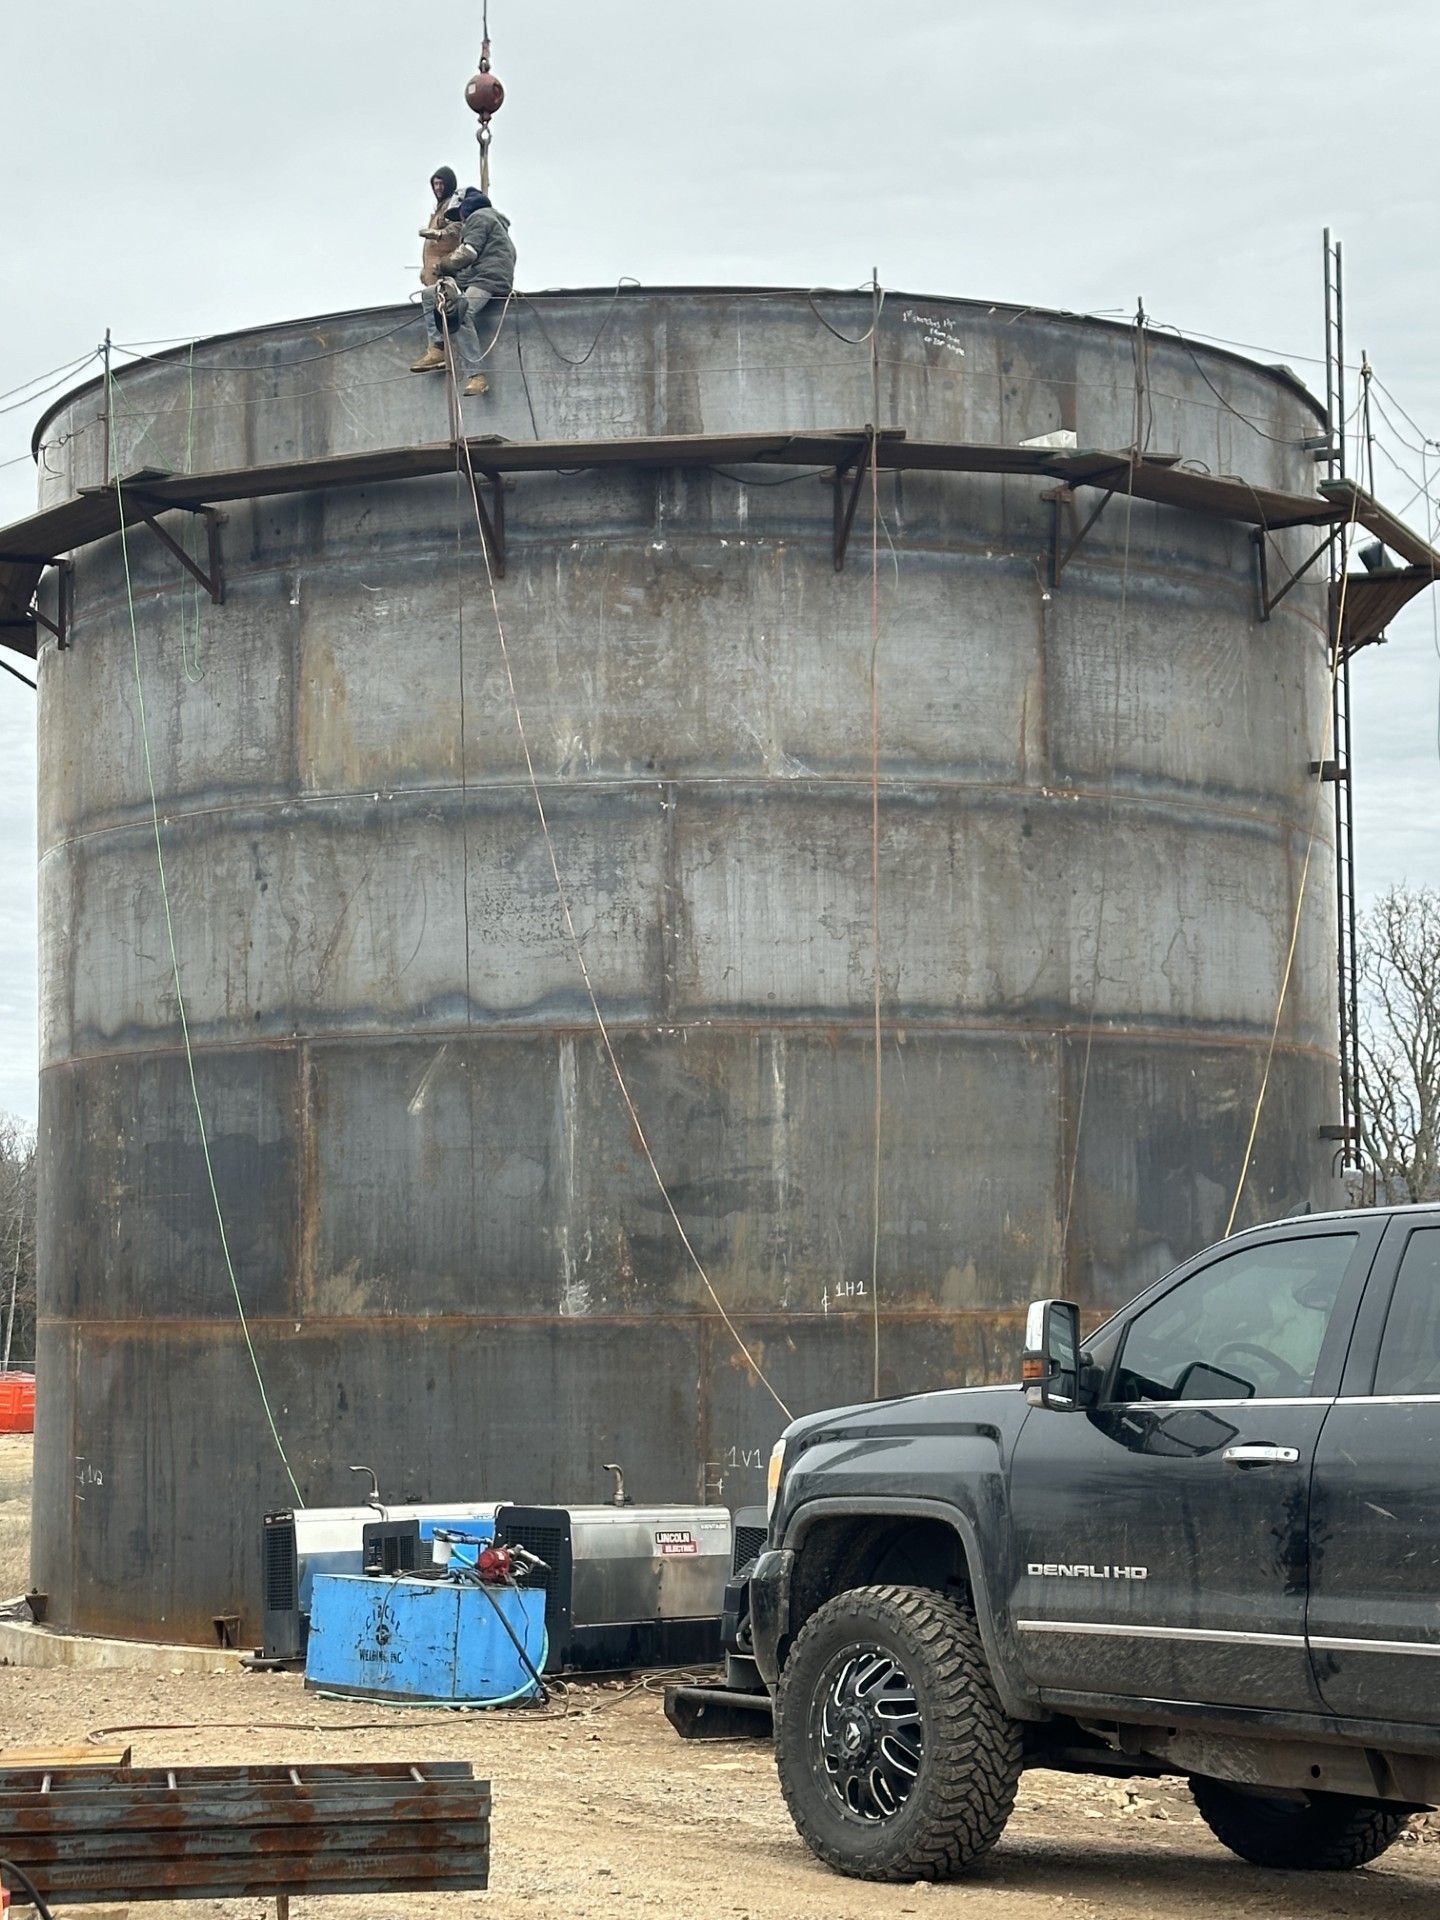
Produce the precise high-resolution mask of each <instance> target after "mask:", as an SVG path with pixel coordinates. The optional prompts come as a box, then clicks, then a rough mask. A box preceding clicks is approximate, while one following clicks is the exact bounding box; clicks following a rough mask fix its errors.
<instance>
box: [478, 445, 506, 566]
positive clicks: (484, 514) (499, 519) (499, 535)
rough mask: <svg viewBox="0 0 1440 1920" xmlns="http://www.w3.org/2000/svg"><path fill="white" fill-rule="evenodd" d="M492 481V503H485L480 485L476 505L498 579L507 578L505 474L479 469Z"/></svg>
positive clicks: (491, 562) (488, 469)
mask: <svg viewBox="0 0 1440 1920" xmlns="http://www.w3.org/2000/svg"><path fill="white" fill-rule="evenodd" d="M479 471H480V473H482V474H483V475H484V477H485V479H486V480H487V481H488V482H489V483H490V505H489V506H488V507H487V506H486V505H485V502H484V499H483V498H482V497H481V491H480V488H479V487H476V489H475V506H476V509H477V511H478V513H479V516H480V529H481V532H482V534H483V535H484V539H485V546H486V549H487V551H488V552H489V555H490V568H491V571H492V572H493V574H494V576H495V578H496V579H497V580H503V579H504V578H505V476H504V475H503V474H500V473H495V472H493V471H492V470H491V469H490V468H489V467H482V468H480V469H479Z"/></svg>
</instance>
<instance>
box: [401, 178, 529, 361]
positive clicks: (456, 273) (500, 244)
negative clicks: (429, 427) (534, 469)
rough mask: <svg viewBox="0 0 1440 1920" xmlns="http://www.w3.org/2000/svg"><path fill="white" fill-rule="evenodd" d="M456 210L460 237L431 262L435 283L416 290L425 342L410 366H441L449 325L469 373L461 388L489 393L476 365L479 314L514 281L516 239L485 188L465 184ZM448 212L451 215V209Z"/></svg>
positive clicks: (506, 292)
mask: <svg viewBox="0 0 1440 1920" xmlns="http://www.w3.org/2000/svg"><path fill="white" fill-rule="evenodd" d="M447 211H448V210H447ZM456 211H459V212H462V213H463V220H462V223H461V226H460V238H459V242H458V244H457V245H456V247H455V248H454V251H453V252H451V253H447V254H446V255H445V256H444V257H443V259H441V260H439V261H437V262H436V272H437V274H438V276H439V277H438V278H437V280H436V282H435V285H434V286H433V287H422V288H421V291H420V304H421V306H422V307H423V308H424V310H425V330H426V332H427V333H428V334H429V337H430V344H429V346H428V347H427V348H426V349H425V351H424V353H422V354H421V356H420V358H419V359H418V360H417V361H415V362H414V364H413V365H412V367H411V369H410V371H411V372H412V373H436V372H439V371H440V370H441V369H442V368H443V367H444V366H445V364H446V360H445V333H446V331H447V329H448V331H449V334H450V338H451V339H452V340H453V341H454V343H455V352H456V357H457V359H458V360H459V363H460V366H461V367H462V369H463V370H464V371H465V372H466V373H467V374H468V375H469V378H468V379H467V380H466V382H465V392H466V393H467V394H478V393H488V392H489V391H490V382H489V381H488V380H487V379H486V378H485V375H484V374H483V373H482V372H481V371H480V361H481V358H482V356H483V353H484V351H485V348H484V346H483V345H482V341H481V336H480V328H481V326H482V324H483V320H482V316H483V315H484V313H485V310H486V308H487V307H488V306H489V305H490V303H491V302H492V301H494V300H501V301H503V300H506V299H508V297H509V294H510V290H511V288H512V287H513V286H514V284H515V242H514V241H513V240H512V239H511V238H510V222H509V221H508V220H507V219H506V218H505V215H504V214H503V213H497V212H496V210H495V208H494V207H493V206H491V204H490V198H489V195H488V194H484V193H480V192H478V191H477V190H476V189H474V188H473V187H472V188H467V189H466V191H465V193H464V195H463V196H462V197H461V206H460V208H459V209H456ZM449 217H450V218H451V219H453V218H454V217H455V215H454V212H450V213H449ZM442 316H443V318H442Z"/></svg>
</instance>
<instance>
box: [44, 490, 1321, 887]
mask: <svg viewBox="0 0 1440 1920" xmlns="http://www.w3.org/2000/svg"><path fill="white" fill-rule="evenodd" d="M882 520H883V515H882ZM654 784H655V781H654V776H653V775H647V776H646V777H644V778H643V779H642V778H639V777H638V776H636V775H633V774H576V775H574V776H573V777H570V776H567V777H566V778H565V779H563V780H561V779H559V778H556V779H551V780H542V781H541V782H540V785H541V788H542V790H543V789H544V788H546V787H549V788H553V789H554V790H555V791H556V792H561V791H564V792H574V791H579V792H583V793H592V794H612V795H615V796H617V797H620V796H624V795H627V794H630V793H634V794H640V793H645V792H648V791H649V790H650V789H651V788H652V787H653V786H654ZM673 784H675V785H677V786H679V787H682V788H694V789H697V790H700V791H703V790H705V789H707V788H713V789H715V791H717V792H725V793H729V792H733V791H735V790H736V788H737V786H741V787H742V790H751V791H756V792H764V793H767V794H773V793H787V794H798V795H806V794H810V793H819V792H823V793H826V794H836V793H843V792H844V791H845V790H847V789H848V790H850V791H851V792H853V793H855V794H857V795H860V796H863V795H864V794H865V793H867V792H868V789H869V783H868V781H862V780H858V779H857V778H856V777H855V776H854V775H853V774H824V773H806V774H803V775H801V774H751V775H747V777H746V779H745V780H744V782H743V783H738V782H737V781H735V780H734V779H733V778H732V777H731V776H730V775H728V774H721V773H687V774H683V775H680V776H677V778H676V779H675V781H674V782H673ZM460 791H461V789H460V784H459V782H458V781H444V782H441V781H437V782H435V783H434V784H433V785H431V786H402V787H388V788H385V789H383V792H382V797H383V798H384V799H385V800H386V801H402V800H412V801H414V802H416V804H417V805H420V806H430V805H431V804H432V803H433V802H434V800H435V799H436V798H437V797H442V796H444V795H446V794H459V793H460ZM465 791H466V793H467V794H468V795H469V797H470V798H472V799H474V798H476V797H499V796H504V795H506V794H510V793H516V792H519V793H525V792H528V791H529V782H528V781H527V780H526V778H525V776H524V774H523V773H522V774H518V775H512V776H501V777H500V778H498V779H494V780H471V781H469V782H468V785H467V787H466V789H465ZM955 794H973V795H974V796H975V799H976V802H977V807H976V811H977V812H978V811H982V810H983V808H984V807H986V806H989V805H991V804H993V803H998V802H1000V801H1002V800H1008V799H1011V798H1014V799H1018V800H1023V801H1029V802H1033V801H1034V800H1035V799H1036V797H1037V795H1038V797H1039V798H1040V799H1042V800H1058V801H1062V802H1064V803H1065V804H1066V805H1067V806H1074V805H1076V804H1090V803H1095V804H1101V803H1103V802H1105V801H1106V800H1108V799H1109V798H1110V797H1111V796H1110V795H1109V794H1108V793H1107V792H1106V790H1105V788H1103V787H1082V786H1065V787H1039V788H1036V787H1032V786H1027V785H1025V784H1024V783H1023V782H1021V781H1016V780H994V779H968V780H966V779H961V780H954V779H945V778H943V777H941V776H938V775H936V774H934V773H931V772H926V773H924V774H919V775H915V776H914V777H912V778H907V779H905V780H903V781H898V782H892V784H891V788H890V797H891V799H892V800H895V801H897V802H902V801H904V802H908V801H912V800H913V801H914V802H915V804H917V805H919V806H924V805H925V804H926V803H927V801H928V799H929V798H930V796H931V795H944V796H950V795H955ZM1113 797H1114V802H1115V805H1116V807H1117V808H1119V807H1130V808H1133V809H1135V810H1136V811H1137V812H1142V813H1143V812H1147V811H1152V810H1153V811H1156V812H1166V813H1174V814H1176V815H1177V816H1179V817H1180V818H1181V820H1182V821H1184V822H1185V823H1188V824H1190V825H1197V824H1199V825H1212V826H1214V828H1215V829H1216V831H1217V832H1219V831H1234V832H1238V833H1242V834H1246V835H1250V836H1256V835H1258V836H1261V837H1264V838H1269V839H1278V838H1280V837H1281V836H1282V835H1284V834H1286V833H1288V832H1290V831H1291V830H1292V829H1293V828H1295V827H1304V826H1306V825H1307V824H1308V822H1309V815H1308V814H1305V813H1303V812H1302V813H1293V812H1292V810H1291V809H1290V808H1289V807H1287V808H1286V809H1285V810H1284V811H1283V812H1279V813H1273V814H1267V815H1264V816H1260V817H1257V813H1256V809H1257V807H1261V806H1265V805H1267V804H1270V803H1272V802H1273V801H1274V798H1275V796H1274V795H1273V794H1266V793H1259V792H1255V793H1247V792H1246V791H1244V790H1240V791H1238V792H1237V794H1236V796H1235V798H1234V799H1233V800H1220V799H1217V798H1215V797H1214V796H1213V795H1210V794H1208V793H1207V792H1206V791H1205V790H1204V789H1203V788H1193V789H1182V790H1179V791H1174V792H1161V791H1159V790H1158V789H1155V788H1139V789H1131V790H1130V791H1128V792H1122V791H1120V790H1119V789H1116V790H1115V792H1114V796H1113ZM374 799H375V788H374V787H373V785H372V786H368V787H317V788H316V789H314V790H313V791H312V792H310V793H285V792H278V791H277V792H274V793H270V794H261V793H257V794H255V795H253V796H246V797H245V798H242V799H238V800H217V801H213V802H211V803H210V804H208V805H206V806H196V807H188V806H185V805H182V804H177V803H176V801H175V800H174V798H173V797H172V798H171V800H170V801H169V802H168V803H167V806H166V814H165V818H166V820H167V822H168V823H169V824H170V825H172V826H175V825H178V824H179V823H180V822H182V821H197V820H211V819H222V818H224V817H225V816H226V815H235V816H239V817H241V818H244V817H246V816H249V815H255V816H263V815H265V814H270V813H279V812H284V813H287V814H288V813H292V812H294V811H295V810H297V809H298V808H301V807H330V806H335V805H337V804H338V803H340V802H348V801H356V800H358V801H362V802H365V803H373V802H374ZM142 804H143V803H142ZM149 826H150V821H149V815H148V812H136V813H130V814H127V815H126V816H125V817H124V818H123V819H118V820H108V821H105V822H103V823H102V824H101V825H99V826H93V827H86V828H84V829H83V830H82V831H80V832H77V833H67V834H63V835H62V836H61V837H60V838H58V839H56V840H52V841H51V843H50V844H49V846H47V847H46V848H45V849H44V850H43V851H42V852H41V854H40V856H39V862H40V864H41V865H42V866H43V865H44V864H45V862H46V861H47V860H50V859H53V858H54V857H55V856H56V855H57V854H60V853H63V852H65V851H66V849H67V848H70V847H83V846H86V845H88V843H89V842H91V841H92V840H103V839H105V838H107V837H108V836H110V835H113V834H126V833H135V832H137V831H139V830H141V829H142V828H143V829H144V830H145V831H146V832H148V830H149Z"/></svg>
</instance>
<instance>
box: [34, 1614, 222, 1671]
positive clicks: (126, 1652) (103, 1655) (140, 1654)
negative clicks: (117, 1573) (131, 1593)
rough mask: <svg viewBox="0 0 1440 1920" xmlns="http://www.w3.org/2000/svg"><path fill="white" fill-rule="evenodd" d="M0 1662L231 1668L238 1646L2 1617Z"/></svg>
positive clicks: (138, 1668)
mask: <svg viewBox="0 0 1440 1920" xmlns="http://www.w3.org/2000/svg"><path fill="white" fill-rule="evenodd" d="M0 1663H3V1664H4V1665H5V1666H7V1667H91V1668H110V1669H111V1670H115V1669H118V1668H122V1667H123V1668H128V1669H130V1670H131V1671H132V1672H137V1673H233V1672H235V1671H236V1670H237V1669H238V1668H239V1665H240V1654H239V1652H238V1651H237V1650H234V1649H226V1648H223V1647H177V1646H171V1645H169V1644H167V1643H166V1642H165V1641H163V1640H101V1639H96V1638H93V1637H91V1636H90V1635H88V1634H82V1633H62V1632H60V1630H59V1629H58V1628H56V1627H37V1626H36V1625H35V1624H34V1623H33V1622H32V1621H29V1620H0Z"/></svg>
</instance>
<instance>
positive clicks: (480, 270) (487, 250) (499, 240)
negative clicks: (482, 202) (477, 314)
mask: <svg viewBox="0 0 1440 1920" xmlns="http://www.w3.org/2000/svg"><path fill="white" fill-rule="evenodd" d="M458 244H459V245H460V246H462V247H473V248H474V251H475V259H474V261H473V262H472V263H471V265H469V266H468V267H461V268H460V270H459V272H458V273H456V274H455V276H454V278H455V279H456V280H457V281H458V283H459V284H460V285H461V286H462V287H467V288H468V287H480V288H483V290H484V291H485V292H486V293H493V294H498V295H499V297H500V298H501V299H502V300H503V299H504V297H505V295H506V294H507V293H509V291H510V289H511V287H513V286H514V284H515V242H514V241H513V240H512V239H511V238H510V222H509V221H508V220H507V219H506V218H505V216H504V214H503V213H497V212H496V211H495V209H494V207H480V208H478V209H477V210H476V212H474V213H472V214H471V215H470V218H469V219H468V220H467V221H466V222H465V225H464V227H463V228H462V229H461V234H460V240H459V243H458Z"/></svg>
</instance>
